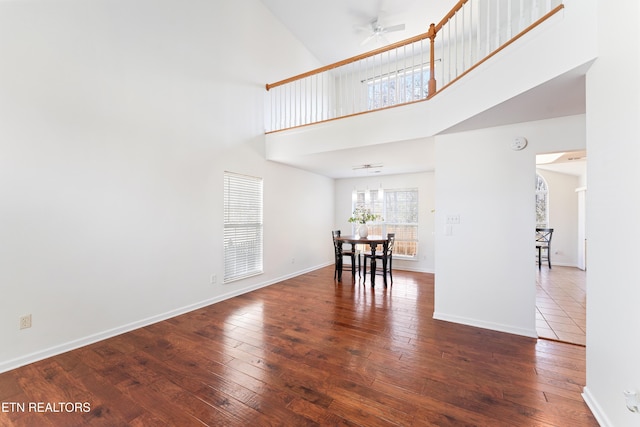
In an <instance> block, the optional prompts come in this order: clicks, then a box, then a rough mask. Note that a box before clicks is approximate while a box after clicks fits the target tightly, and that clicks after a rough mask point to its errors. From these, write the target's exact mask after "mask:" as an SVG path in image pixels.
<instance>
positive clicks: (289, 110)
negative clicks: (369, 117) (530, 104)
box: [265, 0, 564, 132]
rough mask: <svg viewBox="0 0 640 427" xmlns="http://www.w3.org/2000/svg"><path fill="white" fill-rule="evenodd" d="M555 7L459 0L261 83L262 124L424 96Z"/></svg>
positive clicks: (287, 124) (518, 0) (294, 123)
mask: <svg viewBox="0 0 640 427" xmlns="http://www.w3.org/2000/svg"><path fill="white" fill-rule="evenodd" d="M563 7H564V6H563V5H562V0H460V1H459V2H458V3H457V4H456V5H455V6H454V7H453V9H451V11H450V12H449V13H448V14H447V15H446V16H445V17H444V18H443V19H442V20H441V21H440V22H439V23H438V24H437V25H436V24H431V26H430V27H429V31H427V32H426V33H423V34H420V35H417V36H415V37H412V38H410V39H406V40H403V41H400V42H398V43H394V44H391V45H389V46H386V47H383V48H380V49H376V50H373V51H371V52H368V53H365V54H362V55H358V56H354V57H352V58H349V59H345V60H343V61H340V62H336V63H334V64H331V65H327V66H325V67H321V68H318V69H316V70H313V71H309V72H307V73H304V74H300V75H297V76H294V77H290V78H288V79H285V80H281V81H279V82H276V83H271V84H267V85H266V88H267V101H266V104H267V105H266V114H265V125H266V130H267V132H274V131H278V130H283V129H289V128H293V127H298V126H305V125H309V124H312V123H319V122H324V121H328V120H333V119H337V118H341V117H347V116H353V115H357V114H362V113H365V112H370V111H376V110H381V109H385V108H390V107H394V106H398V105H405V104H409V103H413V102H419V101H425V100H427V99H429V98H431V97H433V96H434V95H436V94H437V93H439V92H440V91H442V90H443V89H445V88H446V87H447V86H449V85H450V84H452V83H453V82H455V81H456V80H457V79H459V78H461V77H462V76H463V75H465V74H466V73H468V72H469V71H471V70H472V69H473V68H475V67H477V66H478V65H480V64H481V63H482V62H484V61H486V60H487V59H488V58H490V57H491V56H493V55H495V54H496V53H497V52H499V51H500V50H501V49H504V48H505V47H506V46H508V45H509V44H511V43H513V42H514V41H515V40H517V39H518V38H520V37H521V36H522V35H524V34H526V33H527V32H529V31H530V30H531V29H533V28H535V27H536V26H538V25H539V24H541V23H542V22H544V21H545V20H546V19H548V18H549V17H551V16H552V15H554V14H556V13H557V12H559V11H560V10H562V8H563Z"/></svg>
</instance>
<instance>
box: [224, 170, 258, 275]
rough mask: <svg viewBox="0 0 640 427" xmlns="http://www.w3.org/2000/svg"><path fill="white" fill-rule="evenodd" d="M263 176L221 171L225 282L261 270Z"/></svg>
mask: <svg viewBox="0 0 640 427" xmlns="http://www.w3.org/2000/svg"><path fill="white" fill-rule="evenodd" d="M262 253H263V252H262V178H257V177H253V176H247V175H240V174H236V173H232V172H225V173H224V282H225V283H228V282H232V281H234V280H238V279H243V278H245V277H249V276H254V275H256V274H261V273H262Z"/></svg>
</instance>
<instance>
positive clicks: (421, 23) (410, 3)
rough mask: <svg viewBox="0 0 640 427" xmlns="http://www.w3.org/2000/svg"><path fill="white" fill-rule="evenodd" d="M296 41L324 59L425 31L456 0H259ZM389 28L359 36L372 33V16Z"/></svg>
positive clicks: (325, 61)
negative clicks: (379, 34)
mask: <svg viewBox="0 0 640 427" xmlns="http://www.w3.org/2000/svg"><path fill="white" fill-rule="evenodd" d="M262 3H264V4H265V5H266V6H267V8H269V10H271V12H272V13H273V14H274V15H275V16H276V17H277V18H278V19H280V21H281V22H282V24H283V25H284V26H285V27H287V28H288V29H289V30H290V31H291V32H292V33H293V34H294V35H295V36H296V37H297V38H298V40H300V42H301V43H302V44H303V45H305V46H306V47H307V49H309V51H311V53H313V54H314V55H315V56H316V58H318V59H319V60H320V62H321V63H322V64H323V65H328V64H331V63H334V62H337V61H340V60H343V59H346V58H349V57H352V56H355V55H359V54H361V53H365V52H368V51H370V50H373V49H377V48H379V47H381V46H383V45H386V44H389V43H394V42H397V41H400V40H404V39H407V38H409V37H412V36H415V35H418V34H422V33H426V32H427V31H428V30H429V25H430V24H431V23H435V24H437V23H438V22H439V21H440V20H441V19H442V18H443V17H444V16H445V15H446V14H447V12H449V11H450V10H451V9H452V8H453V6H455V4H456V3H457V1H456V0H322V1H318V0H262ZM376 19H377V20H378V25H380V26H382V27H391V26H395V25H400V24H404V26H405V28H404V30H401V31H393V32H389V33H386V34H384V35H383V37H374V38H372V39H371V40H369V41H368V42H367V43H365V44H363V42H364V41H365V40H366V39H367V38H369V36H370V35H371V26H370V24H371V22H372V21H374V20H376Z"/></svg>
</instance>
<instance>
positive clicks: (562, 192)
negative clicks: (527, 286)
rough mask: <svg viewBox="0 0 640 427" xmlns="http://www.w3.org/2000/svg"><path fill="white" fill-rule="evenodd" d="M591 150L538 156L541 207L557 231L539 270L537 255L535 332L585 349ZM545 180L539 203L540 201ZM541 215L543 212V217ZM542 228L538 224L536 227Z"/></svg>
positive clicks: (538, 191)
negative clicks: (547, 259)
mask: <svg viewBox="0 0 640 427" xmlns="http://www.w3.org/2000/svg"><path fill="white" fill-rule="evenodd" d="M586 161H587V156H586V151H584V150H582V151H572V152H562V153H545V154H540V155H538V156H536V173H537V174H538V175H539V177H540V178H542V179H543V181H544V184H545V185H544V186H545V187H546V188H544V191H545V194H544V196H545V199H544V203H543V204H540V203H536V221H537V222H539V221H540V218H541V211H540V209H541V206H542V207H544V209H545V210H546V212H545V215H544V216H546V218H545V220H546V225H547V227H548V228H553V229H554V232H553V241H552V244H551V247H550V248H549V252H548V255H549V257H550V261H551V268H549V266H548V265H547V263H542V265H541V266H538V261H537V253H536V275H537V276H536V330H537V332H538V336H539V337H540V338H544V339H551V340H556V341H563V342H568V343H572V344H577V345H583V346H584V345H585V344H586V273H585V270H586V234H585V227H584V220H585V216H584V199H585V197H586V187H587V183H586ZM540 178H538V180H537V182H536V200H537V202H538V201H539V198H540V196H541V191H540V190H541V188H539V187H540V185H539V183H540ZM539 211H540V212H539ZM536 225H537V224H536Z"/></svg>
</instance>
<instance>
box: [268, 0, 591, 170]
mask: <svg viewBox="0 0 640 427" xmlns="http://www.w3.org/2000/svg"><path fill="white" fill-rule="evenodd" d="M262 2H263V3H264V4H265V5H266V6H267V7H268V8H269V9H270V10H271V11H272V13H273V14H274V15H275V16H276V17H277V18H278V19H279V20H280V21H281V22H282V23H283V25H284V26H285V27H287V28H288V29H289V30H290V31H291V32H292V33H293V34H294V35H295V36H296V37H297V38H298V39H299V40H300V41H301V43H303V44H304V45H305V46H306V47H307V48H308V49H309V50H310V51H311V52H312V54H314V55H315V56H316V57H317V58H318V59H319V60H320V61H321V63H322V64H331V63H333V62H337V61H340V60H342V59H346V58H349V57H351V56H355V55H358V54H361V53H364V52H367V51H370V50H373V49H376V48H378V47H380V45H378V44H376V42H374V41H372V42H370V43H367V44H366V45H364V46H363V45H361V43H362V41H363V40H365V39H366V38H367V37H368V36H369V35H370V32H369V31H365V30H363V29H362V27H366V26H367V25H368V23H369V22H370V21H371V20H373V19H375V18H376V17H378V18H379V22H378V23H379V24H380V25H383V26H391V25H397V24H405V30H404V31H398V32H393V33H389V34H387V35H386V38H387V41H388V42H390V43H393V42H396V41H400V40H403V39H406V38H409V37H412V36H414V35H417V34H421V33H424V32H426V31H427V30H428V26H429V24H431V23H432V22H433V23H438V22H439V21H440V19H442V17H444V15H446V14H447V12H449V10H451V8H452V7H453V6H454V5H455V4H456V3H457V1H456V0H323V1H322V2H320V1H316V0H262ZM585 72H586V67H584V68H583V69H576V70H573V71H572V72H569V73H566V74H564V75H562V76H559V77H556V78H555V79H553V80H551V81H549V82H547V83H545V84H543V85H541V86H539V87H536V88H533V89H531V90H529V91H527V92H525V93H523V94H521V95H519V96H517V97H515V98H512V99H510V100H508V101H506V102H504V103H502V104H500V105H497V106H496V107H493V108H491V109H489V110H487V111H484V112H482V113H480V114H478V115H476V116H474V117H471V118H470V119H468V120H466V121H465V122H463V123H459V124H458V125H456V126H454V127H452V128H450V129H447V130H446V131H445V132H443V133H451V132H462V131H467V130H473V129H479V128H487V127H492V126H501V125H507V124H512V123H521V122H526V121H532V120H543V119H549V118H553V117H563V116H569V115H575V114H581V113H584V111H585V85H584V75H585ZM433 144H434V143H433V138H424V139H420V140H415V141H403V142H396V143H391V144H381V145H378V146H376V150H375V156H373V157H372V156H371V153H372V152H373V151H372V150H371V147H364V148H360V149H348V150H340V151H334V152H328V153H327V152H324V153H319V154H314V155H306V156H300V157H298V158H295V159H290V160H288V161H287V163H288V164H291V165H292V166H295V167H298V168H301V169H305V170H309V171H312V172H315V173H319V174H322V175H325V176H328V177H332V178H349V177H359V176H367V175H370V174H378V175H389V174H397V173H411V172H423V171H432V170H434V169H435V161H434V157H433ZM407 152H410V153H417V154H418V155H412V156H407V155H406V153H407ZM400 153H404V155H402V154H400ZM383 159H384V161H383ZM377 162H380V163H384V168H382V169H376V168H371V169H368V170H367V169H355V170H354V169H353V166H355V165H361V164H363V163H371V164H374V163H377ZM567 173H571V172H567Z"/></svg>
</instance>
